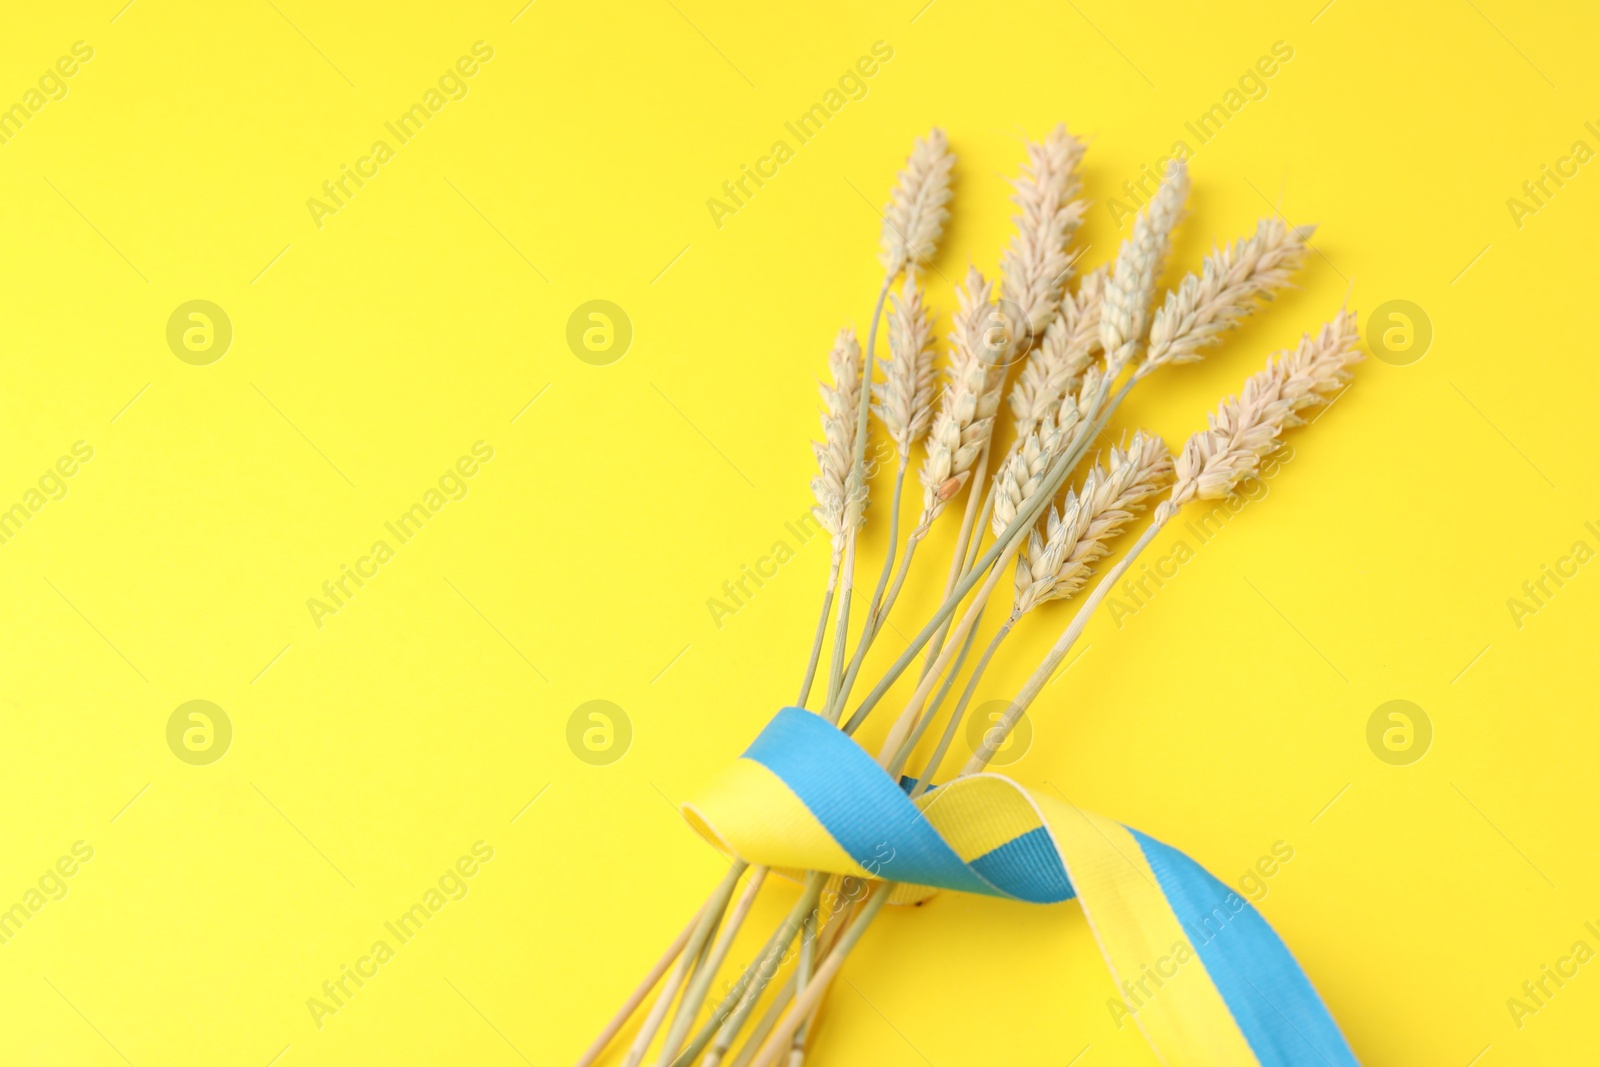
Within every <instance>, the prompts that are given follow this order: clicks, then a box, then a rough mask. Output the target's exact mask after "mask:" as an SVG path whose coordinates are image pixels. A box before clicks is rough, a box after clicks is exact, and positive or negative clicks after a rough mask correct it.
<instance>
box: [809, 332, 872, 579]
mask: <svg viewBox="0 0 1600 1067" xmlns="http://www.w3.org/2000/svg"><path fill="white" fill-rule="evenodd" d="M828 369H829V371H830V372H831V373H832V376H833V384H832V385H831V386H828V385H824V386H822V387H821V389H822V402H823V405H824V410H823V413H822V442H821V443H820V444H818V443H816V442H812V445H811V450H812V451H813V452H814V453H815V454H816V457H817V475H816V477H814V478H812V479H811V492H812V493H813V494H814V495H815V496H816V498H817V505H818V515H817V521H818V522H820V523H821V524H822V528H823V529H824V530H827V531H828V533H830V534H831V535H833V545H834V548H835V550H838V549H839V548H841V547H842V546H843V544H844V541H845V537H846V536H847V535H848V534H849V533H850V532H851V531H852V530H854V529H856V528H857V527H859V526H860V525H861V524H862V522H863V521H864V520H865V518H866V510H865V509H866V503H867V500H866V497H867V494H866V486H865V485H864V484H863V483H862V482H861V480H860V479H858V478H855V477H853V476H852V472H853V470H854V467H855V448H856V406H857V404H859V403H860V400H861V344H860V342H858V341H857V340H856V335H855V331H853V330H851V329H849V328H846V329H843V330H840V331H839V336H838V338H837V339H835V341H834V343H833V350H832V351H831V352H829V353H828Z"/></svg>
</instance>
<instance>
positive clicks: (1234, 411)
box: [1163, 311, 1361, 508]
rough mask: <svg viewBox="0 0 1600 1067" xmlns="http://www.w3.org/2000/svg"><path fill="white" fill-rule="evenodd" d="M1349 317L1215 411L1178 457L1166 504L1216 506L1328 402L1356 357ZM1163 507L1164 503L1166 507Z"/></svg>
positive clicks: (1270, 364)
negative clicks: (1196, 501) (1308, 413)
mask: <svg viewBox="0 0 1600 1067" xmlns="http://www.w3.org/2000/svg"><path fill="white" fill-rule="evenodd" d="M1360 342H1361V337H1360V332H1359V330H1358V328H1357V325H1356V316H1355V313H1354V312H1351V311H1345V312H1341V313H1340V314H1339V316H1338V317H1337V318H1335V319H1334V320H1333V321H1332V322H1330V323H1328V324H1326V325H1325V326H1323V327H1322V329H1321V331H1320V332H1319V333H1318V334H1317V336H1316V337H1314V338H1313V337H1312V336H1311V335H1310V334H1306V335H1305V336H1304V337H1302V338H1301V339H1300V345H1299V347H1297V348H1295V349H1294V350H1293V351H1283V352H1279V353H1276V354H1275V355H1273V356H1271V357H1269V358H1268V359H1267V366H1266V369H1265V370H1261V371H1257V372H1256V373H1255V374H1253V375H1251V376H1250V378H1249V380H1247V381H1246V382H1245V383H1244V388H1243V389H1242V390H1241V391H1240V393H1239V396H1238V397H1237V398H1233V397H1230V398H1228V399H1226V400H1224V401H1223V402H1222V403H1221V404H1219V405H1217V410H1216V411H1215V412H1214V413H1212V415H1211V416H1210V418H1209V422H1210V424H1211V428H1210V429H1209V430H1202V431H1200V432H1199V433H1197V434H1195V435H1194V436H1192V437H1190V438H1189V440H1188V443H1187V444H1185V445H1184V448H1183V451H1182V452H1180V453H1179V454H1178V458H1177V463H1176V472H1177V483H1176V484H1175V485H1174V486H1173V490H1172V496H1171V498H1170V500H1169V501H1168V502H1167V503H1170V504H1171V505H1172V507H1173V508H1176V507H1179V506H1181V505H1182V504H1184V503H1186V502H1187V501H1189V500H1191V499H1193V498H1194V497H1197V496H1198V497H1200V498H1201V499H1203V500H1216V499H1219V498H1221V497H1225V496H1227V495H1228V494H1229V493H1231V492H1232V491H1233V489H1234V487H1235V486H1237V485H1238V484H1239V483H1240V482H1241V481H1243V480H1244V479H1245V478H1248V477H1250V476H1251V475H1253V474H1254V473H1255V472H1256V470H1257V469H1258V468H1259V467H1260V465H1261V460H1262V459H1263V458H1264V457H1265V456H1267V455H1268V454H1269V453H1271V452H1272V451H1273V450H1274V449H1275V448H1277V447H1278V440H1279V438H1281V437H1282V436H1283V431H1284V430H1286V429H1288V428H1289V427H1291V426H1298V425H1299V424H1300V423H1301V422H1302V421H1304V420H1302V419H1301V418H1300V412H1302V411H1304V410H1305V409H1306V408H1310V407H1314V406H1316V405H1318V404H1323V403H1326V402H1327V401H1328V399H1329V397H1330V396H1331V395H1332V394H1333V393H1335V392H1337V391H1338V390H1339V389H1340V388H1341V387H1342V386H1343V385H1344V383H1345V382H1347V381H1349V380H1350V371H1349V368H1350V366H1351V364H1353V363H1355V362H1356V361H1357V360H1359V359H1360V358H1361V351H1360ZM1165 506H1166V504H1163V507H1165Z"/></svg>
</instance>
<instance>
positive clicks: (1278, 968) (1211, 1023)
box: [683, 708, 1356, 1067]
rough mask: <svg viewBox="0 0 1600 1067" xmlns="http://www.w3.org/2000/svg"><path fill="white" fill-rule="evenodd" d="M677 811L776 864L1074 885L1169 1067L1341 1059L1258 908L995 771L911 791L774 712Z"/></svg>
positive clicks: (1021, 896)
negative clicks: (914, 796) (735, 755)
mask: <svg viewBox="0 0 1600 1067" xmlns="http://www.w3.org/2000/svg"><path fill="white" fill-rule="evenodd" d="M683 812H684V816H685V817H686V818H687V819H688V820H689V822H690V823H691V825H693V826H694V827H695V829H696V830H698V831H699V832H700V833H701V834H703V835H704V836H705V837H706V838H707V839H709V840H710V841H711V842H712V843H713V844H715V845H717V846H718V847H719V848H721V849H723V850H724V851H725V852H727V853H729V854H732V855H735V856H738V857H739V858H741V859H743V860H746V861H748V862H750V863H753V864H761V865H764V866H767V867H771V868H774V869H776V870H779V871H792V872H799V871H805V870H814V871H826V872H829V873H832V874H844V875H855V876H856V877H859V878H867V879H875V880H882V881H889V882H893V883H895V888H894V890H893V893H892V895H891V897H890V902H891V903H911V902H915V901H920V900H924V899H926V898H927V897H929V896H931V895H932V894H933V893H934V892H936V891H937V890H939V889H951V890H955V891H957V892H962V893H979V894H983V895H986V896H996V897H1003V898H1007V899H1011V900H1017V901H1023V902H1027V903H1033V904H1055V903H1060V902H1062V901H1066V900H1070V899H1074V898H1076V899H1077V900H1078V902H1079V904H1080V905H1081V906H1082V907H1083V910H1084V914H1085V916H1086V917H1087V918H1088V921H1089V925H1090V927H1091V928H1092V929H1093V931H1094V934H1095V938H1096V940H1097V942H1098V943H1099V945H1100V950H1101V954H1102V955H1103V956H1104V958H1105V962H1106V965H1107V966H1108V967H1109V968H1110V970H1111V975H1112V979H1113V982H1114V983H1115V984H1116V986H1117V993H1118V994H1119V995H1118V996H1114V997H1111V998H1109V1000H1108V1008H1109V1009H1110V1011H1111V1014H1112V1016H1113V1017H1114V1018H1115V1019H1116V1020H1117V1022H1118V1024H1119V1026H1120V1025H1122V1024H1123V1023H1125V1022H1126V1020H1127V1019H1129V1018H1131V1019H1133V1020H1134V1021H1135V1022H1136V1023H1137V1024H1138V1025H1139V1027H1140V1029H1141V1030H1142V1031H1143V1032H1144V1035H1145V1037H1146V1039H1147V1040H1148V1041H1149V1043H1150V1045H1151V1047H1152V1048H1154V1049H1155V1051H1156V1053H1157V1055H1159V1056H1160V1057H1161V1058H1162V1059H1163V1061H1164V1062H1165V1063H1166V1064H1168V1065H1169V1067H1180V1065H1185V1067H1186V1065H1218V1067H1224V1065H1225V1067H1238V1065H1246V1067H1248V1065H1257V1064H1259V1065H1261V1067H1354V1065H1355V1064H1356V1059H1355V1057H1354V1055H1353V1054H1352V1053H1351V1052H1350V1048H1349V1046H1348V1045H1347V1044H1346V1043H1345V1040H1344V1037H1343V1035H1341V1034H1340V1032H1339V1029H1338V1027H1337V1025H1335V1023H1334V1021H1333V1019H1332V1017H1331V1016H1329V1014H1328V1012H1327V1009H1326V1008H1325V1007H1324V1006H1323V1004H1322V1001H1321V1000H1320V999H1319V998H1318V996H1317V994H1316V991H1315V990H1314V989H1313V988H1312V986H1311V983H1310V982H1309V981H1307V979H1306V977H1305V974H1304V973H1303V972H1302V971H1301V970H1300V967H1299V965H1298V964H1297V963H1296V962H1295V960H1294V957H1293V956H1292V955H1291V954H1290V953H1289V950H1288V949H1287V948H1286V947H1285V946H1284V944H1283V942H1282V941H1281V940H1280V939H1279V938H1278V936H1277V934H1275V933H1274V932H1273V930H1272V928H1271V927H1270V926H1268V925H1267V922H1266V920H1265V919H1263V918H1262V917H1261V915H1260V914H1259V913H1258V912H1257V911H1256V910H1255V908H1253V907H1252V906H1251V905H1250V903H1249V902H1248V901H1246V900H1245V899H1244V898H1243V897H1241V896H1239V895H1238V894H1237V893H1234V892H1233V891H1232V890H1230V889H1228V887H1227V886H1225V885H1223V884H1222V883H1221V882H1219V881H1217V879H1215V878H1213V877H1212V876H1211V875H1210V874H1209V873H1207V872H1206V871H1205V869H1204V868H1202V867H1201V866H1200V865H1199V864H1197V863H1195V862H1194V861H1193V860H1191V859H1190V858H1189V857H1188V856H1185V855H1184V854H1183V853H1182V852H1179V851H1178V850H1177V849H1174V848H1172V847H1170V846H1168V845H1164V844H1162V843H1161V842H1159V841H1156V840H1155V839H1153V838H1150V837H1147V836H1145V835H1144V834H1141V833H1139V832H1138V831H1137V830H1134V829H1132V828H1130V827H1126V826H1123V825H1122V824H1121V823H1118V822H1115V821H1113V820H1110V819H1107V818H1104V817H1103V816H1099V815H1095V814H1093V813H1091V812H1087V811H1084V810H1082V809H1081V808H1078V807H1076V806H1074V805H1072V804H1070V803H1066V802H1063V801H1061V800H1057V799H1055V798H1052V797H1047V796H1041V795H1038V794H1035V793H1032V792H1030V791H1029V790H1027V789H1025V788H1023V787H1022V786H1020V785H1018V784H1017V783H1016V782H1013V781H1012V780H1011V779H1009V778H1006V777H1004V776H1002V775H998V774H977V775H970V776H967V777H964V778H958V779H956V780H954V781H952V782H949V783H947V784H946V785H943V786H941V787H939V788H937V789H934V790H931V791H929V792H927V793H924V794H923V795H922V796H920V797H918V798H917V799H916V800H915V801H913V800H912V799H911V798H910V797H908V796H907V795H906V793H905V792H904V791H903V790H902V789H901V788H900V786H899V785H898V784H897V783H896V782H895V781H894V779H892V778H891V777H890V776H889V775H888V774H887V773H886V772H885V771H884V770H883V768H882V767H880V766H878V764H877V763H876V762H875V761H874V760H873V759H872V757H871V756H870V755H868V754H867V753H866V751H864V750H863V749H862V748H861V747H860V746H859V745H857V744H856V743H855V742H854V741H853V740H851V739H850V737H849V736H847V735H846V734H845V733H843V732H842V731H840V730H839V729H837V728H836V727H834V726H833V725H831V724H830V723H828V722H826V721H825V720H823V719H822V718H820V717H819V716H816V715H813V714H811V713H810V712H808V711H806V710H805V709H803V708H785V709H783V710H782V711H780V712H779V713H778V714H777V716H776V717H775V718H774V719H773V720H772V721H771V722H770V723H768V724H767V726H766V728H765V729H763V730H762V731H761V733H760V735H759V736H757V738H756V739H755V741H754V742H752V743H751V745H750V747H749V748H748V749H747V750H746V751H745V753H744V755H743V756H741V757H740V758H739V759H738V760H736V761H734V763H733V764H731V765H730V766H729V767H728V768H727V769H726V770H725V771H724V772H723V773H722V774H721V775H720V776H719V777H718V778H717V779H716V780H715V781H714V782H713V783H712V785H711V786H710V787H709V788H708V789H707V790H706V791H705V792H703V793H702V794H701V795H700V796H698V797H697V798H695V799H694V800H692V801H689V802H688V803H686V804H684V806H683Z"/></svg>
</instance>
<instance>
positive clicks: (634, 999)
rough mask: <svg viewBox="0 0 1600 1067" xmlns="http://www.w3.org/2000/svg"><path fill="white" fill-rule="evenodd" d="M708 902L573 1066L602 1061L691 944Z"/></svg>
mask: <svg viewBox="0 0 1600 1067" xmlns="http://www.w3.org/2000/svg"><path fill="white" fill-rule="evenodd" d="M709 903H710V902H709V901H707V903H706V904H702V905H700V910H699V911H697V912H695V913H694V917H693V918H691V919H690V920H689V921H688V923H687V924H685V925H684V928H683V930H682V931H680V932H679V934H678V936H677V937H676V938H675V939H674V940H673V942H672V944H670V945H668V946H667V950H666V951H665V952H663V953H662V954H661V958H660V959H658V960H656V962H655V965H654V966H652V967H651V968H650V972H649V973H648V974H646V975H645V976H644V981H642V982H640V983H639V985H638V987H637V988H636V989H634V991H633V992H632V993H631V994H630V995H629V996H628V999H627V1000H625V1001H623V1003H622V1007H621V1008H619V1009H618V1010H617V1013H616V1014H615V1015H614V1016H612V1017H611V1021H610V1022H609V1023H607V1024H606V1027H605V1029H604V1030H601V1031H600V1036H599V1037H596V1038H595V1039H594V1042H593V1043H592V1044H591V1045H590V1046H589V1047H588V1048H587V1049H586V1050H585V1051H584V1053H583V1055H582V1056H580V1057H578V1062H577V1063H576V1064H574V1065H573V1067H590V1065H591V1064H593V1063H594V1062H595V1061H596V1060H598V1059H599V1058H600V1055H601V1053H603V1052H605V1050H606V1046H607V1045H609V1044H610V1043H611V1041H612V1039H613V1038H615V1037H616V1036H617V1034H618V1033H620V1032H621V1030H622V1028H623V1027H624V1026H626V1025H627V1023H628V1020H629V1019H631V1018H632V1017H633V1013H634V1012H636V1011H638V1010H639V1005H640V1004H643V1003H644V999H645V997H647V996H649V995H650V990H652V989H654V988H655V986H656V983H657V982H659V981H660V980H661V976H662V975H663V974H666V973H667V968H669V967H671V966H672V964H673V963H674V962H675V961H676V960H677V958H678V956H679V954H681V953H682V952H683V946H685V945H687V944H688V943H689V937H690V936H691V935H692V934H693V933H694V931H695V928H696V926H698V925H699V922H700V916H701V915H702V914H704V913H705V910H706V908H707V907H708V906H709Z"/></svg>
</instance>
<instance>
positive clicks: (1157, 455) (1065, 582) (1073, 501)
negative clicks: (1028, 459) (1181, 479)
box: [1011, 431, 1172, 616]
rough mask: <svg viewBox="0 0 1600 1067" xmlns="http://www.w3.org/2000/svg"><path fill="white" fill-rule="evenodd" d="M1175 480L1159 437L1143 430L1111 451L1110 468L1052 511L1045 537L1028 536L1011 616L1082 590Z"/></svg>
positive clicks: (1020, 558)
mask: <svg viewBox="0 0 1600 1067" xmlns="http://www.w3.org/2000/svg"><path fill="white" fill-rule="evenodd" d="M1171 476H1172V456H1171V455H1170V454H1168V452H1167V448H1166V446H1165V445H1164V444H1162V443H1161V439H1160V438H1159V437H1155V436H1153V435H1150V434H1146V433H1144V432H1143V431H1140V432H1138V433H1136V434H1134V435H1133V439H1132V440H1131V441H1129V442H1128V446H1127V448H1126V449H1121V448H1114V449H1112V450H1111V462H1110V464H1109V465H1108V466H1106V467H1096V468H1095V469H1094V470H1092V471H1090V472H1089V474H1088V476H1087V477H1086V478H1085V479H1084V483H1083V488H1082V489H1081V490H1079V491H1078V492H1076V493H1068V494H1067V499H1066V501H1065V503H1064V504H1063V505H1062V508H1061V510H1060V511H1059V512H1057V511H1056V510H1055V509H1054V508H1052V509H1050V513H1049V516H1048V518H1047V521H1046V524H1045V531H1044V533H1043V534H1042V535H1041V534H1040V532H1039V530H1038V528H1037V527H1035V528H1034V529H1033V530H1032V531H1031V533H1030V534H1029V541H1028V549H1027V551H1026V552H1024V553H1022V554H1020V555H1019V556H1018V558H1017V593H1016V602H1015V605H1014V606H1013V608H1012V612H1011V613H1012V615H1013V616H1021V615H1022V614H1024V613H1025V612H1027V611H1029V610H1031V609H1032V608H1034V607H1037V606H1038V605H1040V604H1043V603H1045V602H1046V601H1049V600H1064V599H1066V598H1068V597H1071V596H1073V595H1075V594H1076V593H1077V592H1078V590H1080V589H1082V588H1083V586H1084V583H1085V582H1087V581H1088V580H1089V576H1090V574H1091V573H1092V572H1093V570H1094V565H1095V563H1097V562H1099V561H1100V560H1101V559H1103V558H1105V556H1106V554H1107V553H1108V552H1110V551H1111V541H1112V539H1113V538H1115V537H1116V536H1117V535H1118V534H1120V533H1121V532H1122V531H1123V529H1124V528H1125V527H1126V526H1127V525H1128V523H1129V522H1130V521H1132V519H1133V517H1134V515H1135V514H1137V513H1138V512H1139V511H1141V510H1142V509H1143V505H1144V502H1145V501H1146V500H1148V499H1149V498H1150V497H1152V496H1154V495H1155V494H1156V493H1157V492H1159V491H1160V489H1161V488H1162V486H1164V485H1165V484H1166V483H1167V481H1168V480H1169V479H1170V478H1171Z"/></svg>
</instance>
